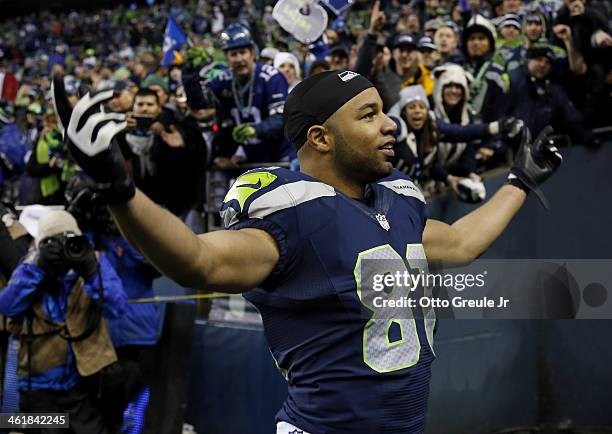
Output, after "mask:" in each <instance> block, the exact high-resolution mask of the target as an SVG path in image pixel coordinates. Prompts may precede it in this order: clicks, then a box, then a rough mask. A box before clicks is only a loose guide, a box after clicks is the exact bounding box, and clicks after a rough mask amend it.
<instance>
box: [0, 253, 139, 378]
mask: <svg viewBox="0 0 612 434" xmlns="http://www.w3.org/2000/svg"><path fill="white" fill-rule="evenodd" d="M99 262H100V274H101V276H102V285H103V288H104V301H103V304H102V315H103V316H104V317H106V318H118V317H119V316H121V314H122V313H123V311H124V309H125V305H126V301H127V297H126V295H125V292H124V291H123V287H122V285H121V280H119V277H118V276H117V273H115V270H114V269H113V267H112V265H111V264H110V262H109V261H108V259H107V258H106V256H105V255H104V254H103V253H101V254H100V256H99ZM77 278H78V275H77V274H76V273H74V272H72V271H71V272H69V273H68V274H66V275H65V276H63V277H62V278H47V277H46V275H45V272H44V271H43V270H42V269H41V268H40V267H38V265H36V264H35V263H34V261H33V255H32V253H31V254H29V255H28V256H26V258H25V259H24V260H23V261H22V262H21V263H20V264H19V265H18V266H17V268H16V269H15V271H14V272H13V275H12V276H11V280H10V281H9V283H8V286H7V287H6V288H4V289H3V290H2V291H1V292H0V314H2V315H5V316H7V317H10V318H13V319H16V320H18V321H19V320H23V319H24V318H25V314H26V311H27V310H28V308H29V307H30V306H32V305H33V304H35V303H40V305H41V307H42V309H43V312H44V313H45V315H46V317H47V319H48V320H50V321H53V322H64V321H65V320H66V313H67V308H68V296H69V295H70V292H71V291H72V288H73V287H74V285H75V283H76V280H77ZM99 287H100V285H99V277H98V275H97V274H96V275H94V276H93V277H92V278H90V279H88V280H86V281H85V282H84V289H85V291H86V292H87V294H88V295H89V296H90V297H91V298H92V299H93V300H96V301H99V300H100V294H99V291H98V288H99ZM52 288H53V290H51V289H52ZM79 378H80V375H79V373H78V371H77V368H76V361H75V358H74V353H73V351H72V347H71V344H70V343H68V354H67V357H66V363H65V364H64V365H61V366H58V367H56V368H52V369H49V370H47V371H45V372H43V373H42V374H39V375H32V376H31V377H30V379H31V384H32V390H68V389H71V388H72V387H74V386H75V384H76V383H77V381H78V380H79ZM27 388H28V377H22V378H20V379H19V389H20V390H27Z"/></svg>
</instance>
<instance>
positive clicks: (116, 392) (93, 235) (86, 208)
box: [66, 177, 160, 429]
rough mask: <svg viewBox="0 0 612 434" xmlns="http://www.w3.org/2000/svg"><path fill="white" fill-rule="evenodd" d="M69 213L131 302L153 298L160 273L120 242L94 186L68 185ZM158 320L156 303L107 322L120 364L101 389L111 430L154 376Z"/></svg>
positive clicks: (130, 308) (133, 306)
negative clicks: (108, 263) (114, 275)
mask: <svg viewBox="0 0 612 434" xmlns="http://www.w3.org/2000/svg"><path fill="white" fill-rule="evenodd" d="M66 209H67V210H68V211H70V213H71V214H72V215H73V216H74V218H75V219H76V220H77V222H78V224H79V227H80V228H81V229H82V230H83V232H84V233H85V236H87V237H88V238H89V239H90V240H91V241H92V242H93V244H94V246H95V248H96V250H97V251H101V252H104V254H105V255H106V258H108V260H109V262H110V263H111V264H112V266H113V268H114V269H115V270H116V271H117V275H118V276H119V278H120V279H121V282H122V283H123V288H124V290H125V293H126V294H127V296H128V298H129V299H130V300H132V299H142V298H152V297H154V294H153V279H154V278H156V277H159V273H158V271H157V270H156V269H155V268H154V267H153V266H152V265H150V264H149V263H148V262H147V260H146V259H145V258H144V257H143V256H142V255H141V254H140V253H138V252H137V251H136V250H135V249H134V248H133V247H132V246H130V245H129V244H128V242H127V241H126V240H125V239H124V238H123V237H122V236H121V234H120V233H119V229H118V228H117V226H116V225H115V222H114V221H113V218H112V217H111V215H110V212H109V211H108V208H107V206H106V202H104V200H103V199H102V197H101V196H100V194H99V192H98V189H97V187H96V184H95V182H94V181H93V180H91V179H90V178H88V177H77V178H74V179H73V180H72V181H71V182H70V184H69V185H68V187H67V188H66ZM159 317H160V311H159V309H158V305H157V304H156V303H128V304H127V305H126V307H125V312H124V314H123V315H121V317H119V318H116V319H111V320H110V321H109V322H108V327H109V331H110V336H111V339H112V341H113V346H114V347H115V350H116V351H117V357H118V359H119V360H118V362H117V363H116V364H115V365H113V370H112V372H105V374H106V375H105V381H104V384H103V386H102V396H103V399H104V401H105V409H106V411H107V413H106V414H107V422H109V425H110V426H111V427H112V428H117V429H118V428H119V427H120V426H121V424H122V421H123V420H122V416H123V410H124V409H125V408H126V407H127V405H128V404H129V403H130V402H132V401H133V400H134V398H135V397H136V396H137V395H138V394H139V393H140V392H141V391H142V390H143V388H145V387H147V386H148V385H150V384H151V382H152V379H153V378H154V376H155V366H156V363H155V357H156V354H155V351H156V344H157V340H158V336H157V334H158V333H157V329H158V324H159V320H160V318H159ZM109 371H110V370H109Z"/></svg>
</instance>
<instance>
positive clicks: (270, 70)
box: [259, 64, 280, 82]
mask: <svg viewBox="0 0 612 434" xmlns="http://www.w3.org/2000/svg"><path fill="white" fill-rule="evenodd" d="M278 73H279V72H278V69H276V68H275V67H273V66H271V65H266V64H262V65H261V69H260V70H259V77H260V78H262V79H263V80H264V81H266V82H268V81H270V79H271V78H272V77H274V76H276V75H278ZM279 78H280V77H279Z"/></svg>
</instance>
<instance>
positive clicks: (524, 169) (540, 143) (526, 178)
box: [508, 126, 563, 209]
mask: <svg viewBox="0 0 612 434" xmlns="http://www.w3.org/2000/svg"><path fill="white" fill-rule="evenodd" d="M551 133H552V128H551V127H550V126H548V127H546V128H544V129H543V130H542V132H541V133H540V134H539V135H538V138H537V139H536V140H535V141H534V142H532V141H531V132H530V131H529V128H527V127H523V139H522V141H521V145H520V147H519V150H518V152H517V154H516V157H515V158H514V165H513V166H512V169H510V174H509V175H508V183H509V184H512V185H514V186H517V187H519V188H522V189H523V190H525V191H526V192H529V191H533V192H534V193H535V194H536V195H537V196H538V199H539V200H540V203H541V204H542V206H543V207H544V208H546V209H548V208H549V204H548V200H546V197H545V196H544V193H542V191H541V190H540V188H539V187H540V185H542V184H543V183H544V182H545V181H546V180H547V179H548V178H550V176H551V175H552V174H553V173H554V172H555V171H556V170H557V168H558V167H559V166H560V165H561V163H562V162H563V157H562V156H561V154H560V153H559V151H558V150H557V148H556V146H554V144H553V142H552V140H550V139H549V136H550V134H551Z"/></svg>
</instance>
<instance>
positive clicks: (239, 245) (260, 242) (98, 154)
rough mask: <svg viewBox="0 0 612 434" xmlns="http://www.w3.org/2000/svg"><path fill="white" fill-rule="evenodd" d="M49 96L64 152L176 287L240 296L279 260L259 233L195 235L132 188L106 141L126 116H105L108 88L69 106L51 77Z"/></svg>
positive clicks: (122, 164)
mask: <svg viewBox="0 0 612 434" xmlns="http://www.w3.org/2000/svg"><path fill="white" fill-rule="evenodd" d="M52 90H53V98H54V103H55V108H56V111H57V113H58V116H59V118H60V120H61V122H62V125H63V126H64V128H65V139H66V141H67V142H68V148H69V150H70V153H71V155H72V156H73V158H74V159H75V160H76V162H77V163H78V164H79V165H80V166H81V168H82V169H83V170H84V171H85V172H86V173H87V174H88V175H89V176H91V177H92V178H93V179H94V180H95V181H96V182H98V184H99V186H100V190H101V191H100V192H101V194H103V195H104V198H105V199H106V201H107V203H108V204H109V207H110V209H111V212H112V214H113V217H114V218H115V220H116V222H117V225H118V226H119V228H120V229H121V232H122V233H123V235H124V236H125V238H126V239H127V240H128V241H129V242H130V243H131V244H132V245H134V247H136V248H137V249H139V250H140V251H141V253H142V254H143V255H144V256H146V257H147V259H149V261H150V262H151V263H152V264H153V265H155V267H156V268H157V269H158V270H159V271H160V272H162V273H164V274H165V275H167V276H168V277H170V278H172V279H174V280H175V281H177V282H178V283H179V284H181V285H183V286H187V287H192V288H198V289H208V290H217V291H225V292H241V291H244V290H247V289H250V288H252V287H255V286H257V285H258V284H259V283H261V282H262V281H263V280H265V278H266V277H267V276H268V275H269V274H270V273H271V272H272V270H273V269H274V267H275V265H276V263H277V262H278V260H279V250H278V247H277V245H276V242H275V241H274V240H273V239H272V238H271V237H270V235H268V234H267V233H266V232H265V231H262V230H258V229H242V230H238V231H219V232H214V233H209V234H203V235H200V236H197V235H195V234H194V233H193V232H192V231H191V230H190V229H189V228H188V227H187V226H185V225H184V224H183V223H182V222H181V221H180V220H179V219H178V218H177V217H175V216H174V215H172V214H171V213H170V212H168V211H166V210H164V209H163V208H161V207H159V206H158V205H156V204H155V203H153V202H152V201H151V200H150V199H149V198H148V197H147V196H146V195H145V194H144V193H142V192H140V191H138V190H136V188H135V187H134V184H133V181H132V179H131V177H130V175H129V172H128V169H127V167H126V164H125V161H124V160H123V157H122V156H121V151H120V150H119V148H118V146H117V144H116V142H114V141H113V140H112V139H113V137H114V136H115V135H116V134H117V133H118V132H120V131H121V130H123V129H124V128H125V127H126V122H125V115H123V114H119V113H105V112H104V108H103V106H102V103H103V102H105V101H107V100H109V99H110V98H112V97H113V91H112V90H108V91H102V92H100V93H97V94H94V95H91V94H89V93H88V94H87V95H85V96H84V97H82V98H81V99H80V100H79V101H78V103H77V104H76V105H75V107H74V109H72V107H71V106H70V104H69V102H68V99H67V97H66V94H65V91H64V86H63V78H62V77H54V80H53V86H52Z"/></svg>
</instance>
